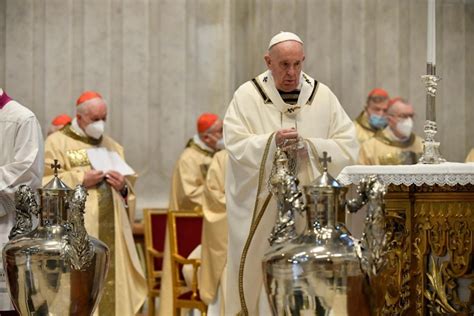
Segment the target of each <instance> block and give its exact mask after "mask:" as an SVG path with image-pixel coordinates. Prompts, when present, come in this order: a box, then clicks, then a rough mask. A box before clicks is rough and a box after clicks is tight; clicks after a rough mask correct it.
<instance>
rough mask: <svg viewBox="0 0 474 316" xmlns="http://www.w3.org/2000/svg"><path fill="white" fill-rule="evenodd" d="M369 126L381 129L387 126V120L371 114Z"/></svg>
mask: <svg viewBox="0 0 474 316" xmlns="http://www.w3.org/2000/svg"><path fill="white" fill-rule="evenodd" d="M369 124H370V126H372V127H373V128H377V129H381V128H384V127H385V126H387V119H386V118H385V117H383V116H380V115H377V114H370V117H369Z"/></svg>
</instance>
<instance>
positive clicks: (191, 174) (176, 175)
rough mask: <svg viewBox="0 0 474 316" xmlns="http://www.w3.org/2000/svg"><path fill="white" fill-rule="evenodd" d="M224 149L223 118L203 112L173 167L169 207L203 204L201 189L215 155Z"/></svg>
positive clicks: (175, 208) (194, 206)
mask: <svg viewBox="0 0 474 316" xmlns="http://www.w3.org/2000/svg"><path fill="white" fill-rule="evenodd" d="M222 148H223V139H222V120H221V119H220V118H219V116H217V115H216V114H213V113H203V114H201V115H200V116H199V118H198V120H197V133H196V134H195V135H194V136H193V138H191V139H190V140H189V141H188V143H187V144H186V148H185V149H184V151H183V152H182V153H181V155H180V156H179V158H178V160H177V162H176V165H175V167H174V170H173V177H172V180H171V193H170V202H169V209H170V210H193V209H195V208H196V207H199V208H200V207H201V206H202V190H203V188H204V183H205V180H206V174H207V169H208V168H209V165H210V163H211V161H212V156H214V154H215V153H216V152H217V151H218V150H220V149H222Z"/></svg>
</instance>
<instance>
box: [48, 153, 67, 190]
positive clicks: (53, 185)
mask: <svg viewBox="0 0 474 316" xmlns="http://www.w3.org/2000/svg"><path fill="white" fill-rule="evenodd" d="M51 169H54V178H53V179H52V180H51V181H49V182H48V183H47V184H46V185H45V186H44V187H43V191H72V189H71V188H70V187H68V186H67V185H66V184H65V183H64V182H63V181H61V179H59V177H58V169H61V165H60V164H59V163H58V160H57V159H54V163H52V164H51Z"/></svg>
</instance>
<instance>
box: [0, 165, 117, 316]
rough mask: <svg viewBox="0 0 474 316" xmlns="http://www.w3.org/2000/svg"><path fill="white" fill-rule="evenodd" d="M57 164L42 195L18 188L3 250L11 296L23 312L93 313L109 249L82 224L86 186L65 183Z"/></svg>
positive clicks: (22, 187) (107, 262) (19, 310)
mask: <svg viewBox="0 0 474 316" xmlns="http://www.w3.org/2000/svg"><path fill="white" fill-rule="evenodd" d="M54 167H55V176H54V178H53V180H51V181H50V182H49V183H48V184H47V185H46V186H45V187H43V188H42V189H39V190H38V194H37V193H35V192H33V191H32V190H31V188H29V187H28V186H21V187H20V188H19V189H18V191H17V192H16V196H15V200H16V224H15V225H14V227H13V228H12V230H11V232H10V235H9V238H10V241H9V242H8V243H7V244H6V245H5V247H4V248H3V265H4V270H5V273H6V279H7V282H8V287H9V294H10V297H11V299H12V302H13V305H14V306H15V309H16V310H17V311H18V312H19V313H20V314H21V315H58V316H59V315H61V316H63V315H91V314H92V313H93V312H94V310H95V308H96V307H97V305H98V302H99V300H100V296H101V293H102V290H103V286H104V280H105V277H106V275H107V270H108V265H109V249H108V248H107V246H106V245H105V244H104V243H103V242H101V241H100V240H98V239H95V238H93V237H91V236H89V235H88V234H87V232H86V230H85V228H84V212H85V211H86V210H85V203H86V198H87V192H86V190H85V188H84V187H83V186H77V187H76V188H75V189H74V190H72V189H71V188H69V187H67V186H66V185H65V184H64V183H63V182H62V181H61V180H60V179H59V178H58V176H57V168H58V167H59V166H58V165H57V164H56V163H55V166H54ZM38 195H39V199H38ZM38 200H39V204H38V202H37V201H38ZM32 215H34V217H32ZM36 218H37V219H36ZM33 222H37V223H38V224H37V226H36V228H34V229H32V228H33Z"/></svg>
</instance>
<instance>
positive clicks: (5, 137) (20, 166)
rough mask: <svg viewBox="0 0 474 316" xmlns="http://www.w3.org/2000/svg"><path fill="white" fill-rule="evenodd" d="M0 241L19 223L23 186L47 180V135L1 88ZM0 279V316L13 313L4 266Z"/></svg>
mask: <svg viewBox="0 0 474 316" xmlns="http://www.w3.org/2000/svg"><path fill="white" fill-rule="evenodd" d="M0 149H1V150H0V238H1V240H0V242H1V245H2V248H3V246H4V245H5V243H7V242H8V234H9V233H10V230H11V228H12V227H13V225H14V223H15V191H16V190H17V189H18V187H19V186H20V185H22V184H26V185H28V186H30V187H31V188H32V189H33V190H36V189H37V188H39V187H40V186H41V178H42V177H43V136H42V134H41V127H40V125H39V123H38V120H37V119H36V117H35V115H34V114H33V112H31V111H30V110H29V109H27V108H26V107H24V106H22V105H21V104H19V103H18V102H16V101H14V100H12V99H11V98H10V97H9V96H8V95H7V94H6V93H5V92H4V91H3V90H2V89H0ZM0 264H1V265H2V268H1V273H0V275H2V277H1V279H0V315H3V314H7V313H6V312H5V311H12V310H13V306H12V305H11V303H10V297H9V296H8V292H7V289H6V283H5V276H4V273H3V263H0Z"/></svg>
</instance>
